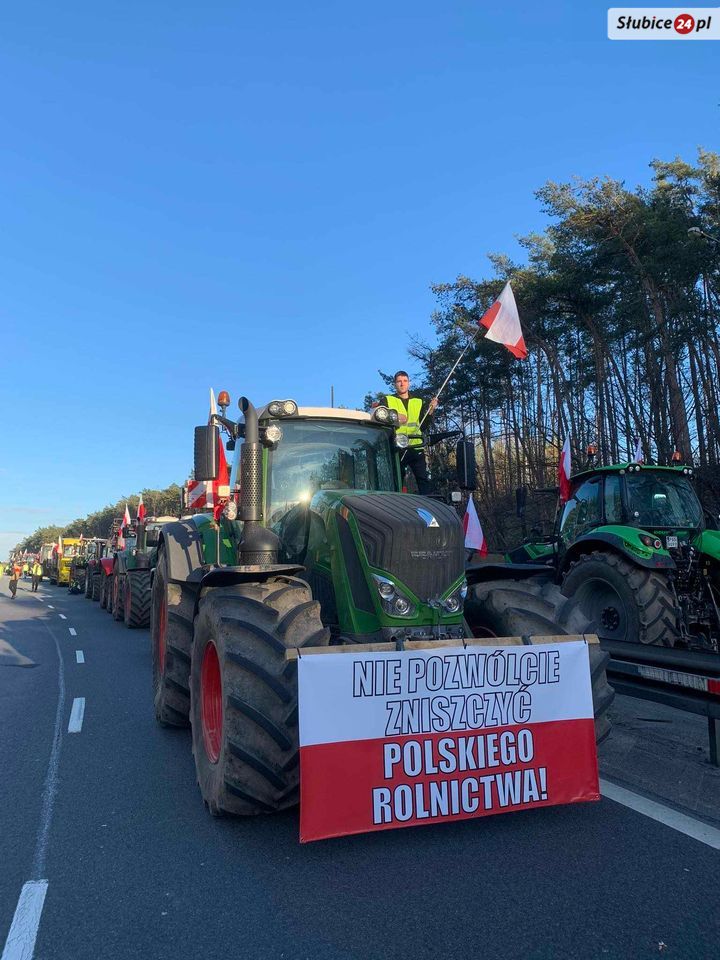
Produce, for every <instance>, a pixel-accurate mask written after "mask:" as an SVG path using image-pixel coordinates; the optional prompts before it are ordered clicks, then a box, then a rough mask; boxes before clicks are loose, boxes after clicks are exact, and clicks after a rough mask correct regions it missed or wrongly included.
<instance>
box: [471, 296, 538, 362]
mask: <svg viewBox="0 0 720 960" xmlns="http://www.w3.org/2000/svg"><path fill="white" fill-rule="evenodd" d="M480 325H481V326H483V327H486V328H487V333H486V334H485V339H486V340H493V341H494V342H495V343H501V344H502V345H503V346H504V347H507V349H508V350H509V351H510V353H511V354H512V355H513V356H514V357H517V358H518V359H519V360H524V359H525V357H527V355H528V352H527V347H526V346H525V340H524V339H523V332H522V327H521V326H520V314H519V313H518V309H517V304H516V303H515V297H514V296H513V292H512V287H511V286H510V283H509V282H508V283H506V284H505V286H504V287H503V291H502V293H501V294H500V296H499V297H498V298H497V300H496V301H495V303H494V304H493V305H492V306H491V307H490V309H489V310H486V312H485V313H484V314H483V316H482V317H481V318H480Z"/></svg>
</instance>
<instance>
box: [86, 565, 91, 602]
mask: <svg viewBox="0 0 720 960" xmlns="http://www.w3.org/2000/svg"><path fill="white" fill-rule="evenodd" d="M92 587H93V585H92V576H91V575H90V570H89V569H86V570H85V599H86V600H89V599H90V597H91V596H92V592H93V591H92Z"/></svg>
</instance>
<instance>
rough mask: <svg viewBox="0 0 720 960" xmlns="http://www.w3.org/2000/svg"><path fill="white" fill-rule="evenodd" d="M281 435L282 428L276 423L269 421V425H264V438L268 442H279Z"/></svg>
mask: <svg viewBox="0 0 720 960" xmlns="http://www.w3.org/2000/svg"><path fill="white" fill-rule="evenodd" d="M282 435H283V432H282V429H281V427H279V426H278V425H277V424H276V423H271V424H270V426H269V427H265V439H266V440H267V442H268V443H280V441H281V440H282Z"/></svg>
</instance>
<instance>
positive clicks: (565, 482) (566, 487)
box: [558, 434, 572, 503]
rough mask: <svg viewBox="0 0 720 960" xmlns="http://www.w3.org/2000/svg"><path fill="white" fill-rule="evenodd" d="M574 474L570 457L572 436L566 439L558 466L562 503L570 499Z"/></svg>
mask: <svg viewBox="0 0 720 960" xmlns="http://www.w3.org/2000/svg"><path fill="white" fill-rule="evenodd" d="M571 472H572V458H571V456H570V434H568V435H567V437H565V443H564V444H563V448H562V451H561V453H560V463H559V464H558V486H559V487H560V503H566V502H567V501H568V500H569V499H570V474H571Z"/></svg>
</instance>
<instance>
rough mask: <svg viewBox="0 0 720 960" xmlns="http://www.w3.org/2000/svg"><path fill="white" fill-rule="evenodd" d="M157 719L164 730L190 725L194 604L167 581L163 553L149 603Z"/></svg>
mask: <svg viewBox="0 0 720 960" xmlns="http://www.w3.org/2000/svg"><path fill="white" fill-rule="evenodd" d="M150 637H151V643H152V659H153V699H154V703H155V717H156V719H157V721H158V723H159V724H161V726H164V727H165V726H170V727H186V726H188V724H189V722H190V651H191V650H192V642H193V602H192V601H191V599H190V596H189V595H188V596H185V595H183V591H182V588H181V587H180V586H179V585H178V584H176V583H170V582H169V581H168V572H167V559H166V557H165V552H164V551H163V550H161V551H160V555H159V557H158V563H157V567H156V569H155V577H154V579H153V585H152V594H151V599H150Z"/></svg>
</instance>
